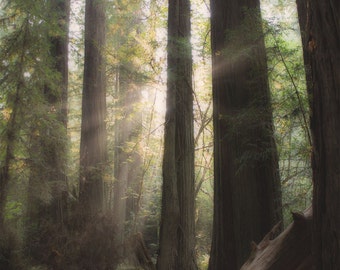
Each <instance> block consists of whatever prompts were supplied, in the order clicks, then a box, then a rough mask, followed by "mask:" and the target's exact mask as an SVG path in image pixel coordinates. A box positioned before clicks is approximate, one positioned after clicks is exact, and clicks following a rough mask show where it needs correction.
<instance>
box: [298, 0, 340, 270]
mask: <svg viewBox="0 0 340 270" xmlns="http://www.w3.org/2000/svg"><path fill="white" fill-rule="evenodd" d="M297 4H298V12H299V21H300V28H301V30H302V42H303V47H304V59H305V64H306V70H307V81H308V83H307V86H308V93H309V96H310V106H311V130H312V136H313V153H312V168H313V183H314V190H313V252H314V255H313V256H314V257H315V258H316V261H317V265H316V269H340V215H339V213H340V197H339V194H340V181H339V161H340V148H339V146H340V121H339V116H340V95H339V91H340V90H339V89H340V21H339V18H340V2H339V1H336V0H325V1H316V0H306V1H301V0H298V1H297Z"/></svg>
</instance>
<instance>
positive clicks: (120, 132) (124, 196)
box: [113, 76, 142, 241]
mask: <svg viewBox="0 0 340 270" xmlns="http://www.w3.org/2000/svg"><path fill="white" fill-rule="evenodd" d="M119 80H121V81H122V82H118V84H119V85H120V86H119V87H117V89H119V93H117V97H116V98H117V99H118V100H120V101H119V102H118V104H117V111H119V112H120V113H117V118H116V121H115V152H114V155H115V167H114V173H115V184H114V204H113V212H114V215H115V217H116V218H117V227H118V228H117V234H118V235H119V236H120V237H121V239H120V240H121V241H123V240H124V233H125V229H126V226H125V225H126V224H127V223H128V222H130V224H131V223H133V222H134V220H133V219H132V218H133V216H134V214H136V209H135V207H134V203H133V201H134V199H133V197H134V196H135V193H134V191H136V188H137V187H138V184H139V182H138V178H139V176H140V172H141V161H140V155H139V147H138V141H139V136H140V132H141V123H142V122H141V119H140V112H138V111H136V108H137V107H138V106H136V104H138V102H140V99H141V95H140V92H139V89H136V87H134V85H133V84H132V83H124V82H126V81H127V80H128V78H127V76H119ZM129 231H130V233H135V232H133V228H130V230H129Z"/></svg>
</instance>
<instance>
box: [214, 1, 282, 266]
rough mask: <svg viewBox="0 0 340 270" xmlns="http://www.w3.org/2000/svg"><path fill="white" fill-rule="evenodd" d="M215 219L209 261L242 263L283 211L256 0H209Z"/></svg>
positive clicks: (232, 264)
mask: <svg viewBox="0 0 340 270" xmlns="http://www.w3.org/2000/svg"><path fill="white" fill-rule="evenodd" d="M211 29H212V31H211V35H212V69H213V74H212V76H213V105H214V110H213V111H214V112H213V117H214V161H215V165H214V172H215V184H214V221H213V237H212V248H211V256H210V262H209V269H210V270H215V269H230V270H238V269H240V267H241V265H242V264H243V263H244V261H245V260H246V258H247V257H248V255H249V253H250V242H251V241H256V242H259V241H260V240H261V239H262V238H263V236H264V235H265V234H266V233H267V232H268V231H270V229H271V228H272V226H273V225H274V224H276V223H277V222H278V221H280V220H281V218H282V213H281V190H280V180H279V174H278V157H277V151H276V146H275V142H274V139H273V123H272V112H271V104H270V91H269V86H268V80H267V64H266V55H265V47H264V39H263V33H262V27H261V16H260V6H259V1H258V0H242V1H240V0H211Z"/></svg>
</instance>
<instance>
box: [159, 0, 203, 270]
mask: <svg viewBox="0 0 340 270" xmlns="http://www.w3.org/2000/svg"><path fill="white" fill-rule="evenodd" d="M190 29H191V25H190V1H189V0H181V1H169V11H168V48H167V49H168V67H167V68H168V79H167V101H166V102H167V103H166V107H167V112H166V118H165V134H164V157H163V188H162V211H161V229H160V242H159V256H158V261H157V269H159V270H167V269H178V270H181V269H183V270H184V269H185V270H192V269H197V265H196V259H195V224H194V223H195V216H194V215H195V214H194V213H195V203H194V202H195V180H194V137H193V136H194V135H193V89H192V55H191V44H190Z"/></svg>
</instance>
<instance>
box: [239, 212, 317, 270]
mask: <svg viewBox="0 0 340 270" xmlns="http://www.w3.org/2000/svg"><path fill="white" fill-rule="evenodd" d="M292 215H293V220H294V221H293V223H291V224H290V225H289V226H288V227H287V228H286V229H285V230H284V231H283V232H282V233H281V234H279V235H278V236H277V237H276V238H274V235H275V234H276V231H277V228H278V227H279V224H277V225H276V226H274V228H273V229H272V230H271V231H270V232H269V233H268V234H267V235H266V236H265V237H264V238H263V240H262V241H261V242H260V243H259V244H255V243H254V242H253V243H252V251H251V254H250V256H249V258H248V260H247V261H246V262H245V263H244V264H243V266H242V268H241V270H312V269H315V268H314V262H313V257H312V252H311V245H312V208H311V207H310V208H308V209H306V210H305V211H304V212H303V213H292Z"/></svg>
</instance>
